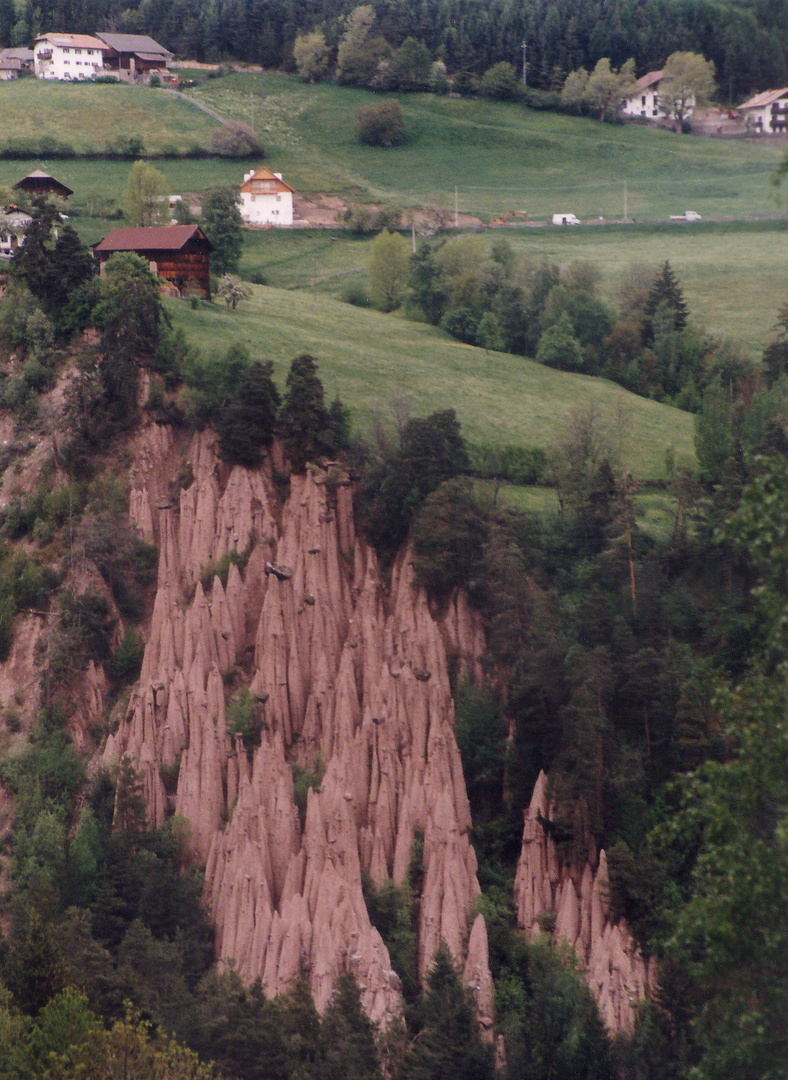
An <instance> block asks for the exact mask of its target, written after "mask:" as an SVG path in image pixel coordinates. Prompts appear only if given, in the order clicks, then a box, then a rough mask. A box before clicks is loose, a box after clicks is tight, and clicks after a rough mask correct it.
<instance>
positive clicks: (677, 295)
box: [643, 260, 689, 345]
mask: <svg viewBox="0 0 788 1080" xmlns="http://www.w3.org/2000/svg"><path fill="white" fill-rule="evenodd" d="M659 308H663V309H668V310H669V311H670V312H671V314H672V317H673V329H674V330H683V329H684V327H685V326H686V325H687V319H688V318H689V308H688V307H687V304H686V301H685V300H684V292H683V291H682V288H681V286H680V285H679V283H678V279H677V277H676V275H675V274H674V273H673V269H672V267H671V265H670V263H669V262H668V261H667V260H666V261H665V263H664V264H663V266H662V269H661V270H660V272H659V273H658V274H657V276H656V278H655V279H654V282H653V284H652V286H651V288H650V289H649V294H648V300H647V301H646V305H645V308H644V311H643V315H644V321H643V340H644V342H645V343H646V344H647V345H650V344H652V343H653V341H654V329H655V327H654V316H655V314H656V312H657V309H659Z"/></svg>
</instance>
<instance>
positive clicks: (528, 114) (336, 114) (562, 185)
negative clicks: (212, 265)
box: [189, 75, 782, 219]
mask: <svg viewBox="0 0 788 1080" xmlns="http://www.w3.org/2000/svg"><path fill="white" fill-rule="evenodd" d="M189 93H190V94H192V95H193V96H194V97H195V98H198V99H199V100H201V101H205V102H206V103H208V104H209V105H210V106H211V108H213V109H215V110H216V111H217V112H218V113H219V114H220V115H222V116H225V117H227V118H231V117H232V118H234V119H238V120H244V121H245V122H246V123H249V122H250V120H251V117H252V106H254V119H255V126H256V128H257V130H258V132H259V133H260V134H261V136H262V138H263V141H264V143H265V145H266V148H267V149H268V150H269V152H270V155H271V157H272V158H273V159H275V161H276V168H277V169H282V170H283V171H284V172H285V173H286V174H287V176H288V179H289V180H290V182H291V183H292V184H293V185H294V186H295V187H296V188H299V189H301V190H304V191H324V190H338V191H345V192H351V191H353V190H354V189H358V191H359V192H361V193H362V194H368V195H369V196H370V197H372V198H381V199H390V200H392V201H395V202H398V203H401V204H402V205H405V206H410V205H416V204H421V203H424V202H434V203H438V204H440V205H444V206H446V207H447V208H450V209H453V207H454V189H455V186H456V188H457V195H458V203H459V209H460V211H464V212H468V213H473V214H477V215H479V216H481V217H483V218H484V217H491V216H494V215H496V214H499V213H502V212H505V211H508V210H525V211H527V212H528V213H529V215H530V216H531V217H532V218H540V217H541V218H543V219H544V218H547V217H549V215H550V214H551V213H552V212H553V211H555V210H571V211H572V212H574V213H576V214H577V215H578V216H580V217H598V216H599V215H600V214H602V215H603V216H604V217H606V218H621V217H622V216H623V212H624V197H625V192H624V185H625V182H626V199H627V211H628V214H629V216H634V217H637V218H644V217H666V216H668V215H669V214H672V213H680V212H681V211H683V210H684V209H686V208H688V207H689V208H692V209H695V210H697V211H698V213H701V214H703V216H704V217H707V216H719V215H728V214H752V213H756V214H760V213H769V212H774V209H775V204H774V200H773V189H772V188H771V186H770V184H769V176H770V174H771V172H772V171H773V170H774V167H775V165H776V164H777V162H778V161H779V159H780V158H781V156H782V150H781V148H779V147H776V146H774V145H773V144H772V143H770V142H767V141H760V142H758V141H746V142H745V141H738V140H723V139H701V138H696V137H693V136H682V135H675V134H673V133H672V132H668V131H658V130H655V129H653V128H649V127H642V126H640V125H632V124H627V125H620V126H612V125H607V124H604V125H603V124H599V123H596V122H595V121H592V120H581V119H575V118H573V117H568V116H559V115H557V114H555V113H538V112H532V111H530V110H527V109H524V108H522V107H521V106H519V105H506V104H500V103H497V102H490V101H483V100H459V99H455V98H436V97H434V96H432V95H426V94H415V95H398V100H399V101H400V103H401V105H402V109H403V112H404V114H405V121H406V125H407V130H408V142H407V143H406V144H404V145H403V146H402V147H398V148H394V149H390V150H380V149H375V148H370V147H364V146H361V145H360V144H359V143H358V141H357V140H356V138H355V133H354V129H355V116H356V110H357V109H358V108H359V107H360V106H361V105H367V104H372V103H375V102H379V101H380V100H381V99H380V95H375V94H372V93H369V92H366V91H359V90H351V89H348V88H345V87H338V86H334V85H331V84H327V83H324V84H320V85H318V86H308V85H306V84H304V83H301V82H299V81H298V80H296V79H294V78H290V77H286V76H272V75H231V76H227V77H225V78H222V79H215V80H211V81H210V82H208V83H205V84H203V86H201V87H199V88H197V89H195V90H192V91H189ZM395 96H397V95H395Z"/></svg>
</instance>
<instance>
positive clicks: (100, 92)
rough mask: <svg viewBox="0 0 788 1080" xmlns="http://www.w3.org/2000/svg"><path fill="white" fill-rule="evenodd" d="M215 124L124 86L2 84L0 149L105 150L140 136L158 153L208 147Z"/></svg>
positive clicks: (183, 106) (153, 93)
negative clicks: (60, 145)
mask: <svg viewBox="0 0 788 1080" xmlns="http://www.w3.org/2000/svg"><path fill="white" fill-rule="evenodd" d="M216 126H217V121H216V120H214V119H213V118H212V117H210V116H208V115H207V114H206V113H204V112H201V111H200V110H198V109H195V108H194V107H193V106H190V105H188V104H187V103H186V102H184V101H181V100H180V98H178V97H176V96H174V95H172V94H167V93H162V92H160V91H157V90H152V89H150V88H148V87H145V86H128V85H126V84H125V83H99V84H96V85H94V84H90V83H79V82H74V83H60V82H45V81H43V80H39V79H12V80H10V81H9V82H4V83H2V85H0V147H2V146H4V145H5V144H6V143H7V142H8V140H9V139H13V140H16V141H18V142H32V143H39V142H40V141H41V139H42V138H44V137H49V138H52V139H56V140H57V141H58V142H64V143H70V144H71V145H72V146H73V147H74V149H75V150H77V151H78V152H81V153H84V152H85V151H86V150H97V151H101V150H103V149H104V147H105V146H106V144H107V143H108V142H111V141H112V140H113V139H116V138H117V137H118V135H126V136H128V135H139V136H140V137H141V138H142V139H143V141H144V143H145V148H146V149H147V150H149V151H153V152H157V153H160V152H162V151H164V150H166V149H167V148H173V149H175V150H176V151H184V150H188V149H189V148H190V147H192V146H194V145H195V144H196V145H197V146H206V145H207V143H208V139H209V138H210V133H211V131H212V129H213V128H215V127H216Z"/></svg>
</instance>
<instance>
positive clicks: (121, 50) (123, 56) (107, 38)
mask: <svg viewBox="0 0 788 1080" xmlns="http://www.w3.org/2000/svg"><path fill="white" fill-rule="evenodd" d="M96 37H97V38H98V39H99V41H103V42H104V44H105V45H106V46H107V52H105V53H104V67H105V69H106V70H107V71H110V72H114V73H115V74H117V75H118V77H119V78H121V79H123V80H124V81H126V82H134V81H135V80H136V79H140V78H145V77H147V76H148V75H150V74H151V72H153V71H166V70H167V64H168V63H169V62H170V60H172V53H171V52H168V51H167V49H165V48H164V47H163V46H162V45H159V43H158V42H157V41H154V40H153V38H152V37H148V36H147V34H96Z"/></svg>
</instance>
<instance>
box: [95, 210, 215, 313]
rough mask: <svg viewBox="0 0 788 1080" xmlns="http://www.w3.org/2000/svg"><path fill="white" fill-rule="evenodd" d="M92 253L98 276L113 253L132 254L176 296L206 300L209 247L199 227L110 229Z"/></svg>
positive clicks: (209, 244) (208, 294) (208, 288)
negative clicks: (165, 282) (141, 260)
mask: <svg viewBox="0 0 788 1080" xmlns="http://www.w3.org/2000/svg"><path fill="white" fill-rule="evenodd" d="M93 250H94V251H95V253H96V256H97V257H98V260H99V266H100V268H101V272H102V273H103V272H104V267H105V265H106V262H107V259H109V257H110V256H111V255H114V254H115V252H116V251H132V252H133V253H134V254H135V255H140V256H141V257H142V258H143V259H145V261H146V262H147V263H148V265H149V266H150V268H151V271H152V272H153V273H154V274H155V275H156V276H157V277H160V278H162V279H163V280H164V281H169V282H170V284H172V285H174V286H175V288H176V289H177V290H178V293H179V295H181V296H183V295H185V294H189V295H194V296H203V297H205V298H206V299H209V298H210V292H211V281H210V273H211V266H210V255H211V252H212V251H213V245H212V244H211V242H210V240H209V239H208V237H207V236H206V235H205V233H204V232H203V231H202V229H201V228H200V227H199V225H162V226H152V227H150V228H142V227H139V228H132V229H113V230H112V232H110V233H107V235H106V236H105V237H104V239H103V240H101V241H100V242H99V243H98V244H94V245H93Z"/></svg>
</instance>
